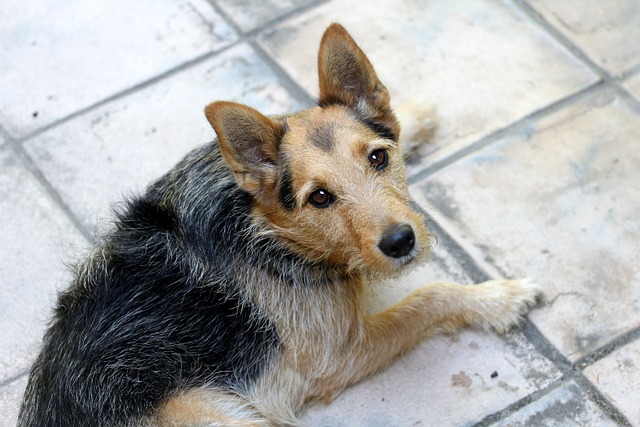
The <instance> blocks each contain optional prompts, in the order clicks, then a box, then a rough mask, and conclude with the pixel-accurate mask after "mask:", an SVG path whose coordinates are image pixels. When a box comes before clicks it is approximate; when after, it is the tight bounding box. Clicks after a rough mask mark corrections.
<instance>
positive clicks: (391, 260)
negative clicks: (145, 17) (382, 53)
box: [19, 24, 540, 426]
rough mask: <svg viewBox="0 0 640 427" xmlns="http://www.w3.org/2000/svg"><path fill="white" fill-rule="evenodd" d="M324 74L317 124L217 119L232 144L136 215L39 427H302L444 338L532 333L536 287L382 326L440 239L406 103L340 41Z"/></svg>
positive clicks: (397, 315) (46, 348)
mask: <svg viewBox="0 0 640 427" xmlns="http://www.w3.org/2000/svg"><path fill="white" fill-rule="evenodd" d="M318 68H319V70H318V71H319V80H320V96H319V101H318V106H317V107H315V108H312V109H309V110H306V111H302V112H299V113H295V114H291V115H287V116H282V117H277V118H269V117H266V116H264V115H262V114H260V113H259V112H258V111H256V110H254V109H252V108H250V107H247V106H244V105H240V104H236V103H232V102H214V103H212V104H210V105H209V106H207V107H206V111H205V112H206V117H207V119H208V120H209V122H210V123H211V125H212V126H213V128H214V129H215V131H216V133H217V136H218V140H217V142H214V143H209V144H206V145H204V146H202V147H200V148H197V149H195V150H194V151H192V152H191V153H189V154H188V155H187V156H186V157H185V158H184V159H183V160H182V161H181V162H180V163H178V164H177V165H176V166H175V167H174V168H173V169H172V170H171V171H169V172H168V173H167V174H166V175H165V176H163V177H162V178H160V179H159V180H158V181H156V182H155V183H153V184H152V185H150V186H149V188H148V189H147V190H146V192H145V193H144V194H143V195H141V196H139V197H137V198H134V199H132V200H129V201H128V202H127V204H126V207H125V208H124V209H122V210H121V211H119V212H118V213H117V219H116V221H115V224H114V226H113V229H112V230H111V231H110V232H109V233H107V234H106V236H105V237H103V238H102V240H101V241H100V242H99V243H98V245H97V247H96V249H95V250H94V251H93V252H92V254H91V255H90V256H89V257H88V259H87V260H86V261H85V262H84V263H82V264H81V265H79V266H78V268H77V270H76V273H75V279H74V281H73V283H72V284H71V286H70V288H69V289H68V290H66V291H65V292H63V293H62V294H61V295H60V297H59V300H58V305H57V308H56V312H55V317H54V319H53V321H52V323H51V326H50V327H49V329H48V331H47V333H46V336H45V339H44V343H43V348H42V351H41V353H40V355H39V357H38V359H37V361H36V362H35V364H34V365H33V369H32V370H31V374H30V377H29V384H28V387H27V391H26V395H25V399H24V403H23V406H22V411H21V414H20V421H19V425H20V426H98V425H99V426H192V425H193V426H195V425H197V426H204V425H206V426H214V425H216V426H217V425H224V426H249V425H251V426H258V425H295V424H296V422H297V418H296V417H297V416H298V415H299V414H300V412H301V410H302V409H303V407H304V405H305V403H307V402H309V401H311V400H314V399H319V400H323V401H325V402H330V401H331V400H332V399H334V398H335V396H336V395H337V394H339V393H340V392H341V391H342V390H343V389H344V388H345V387H348V386H350V385H352V384H354V383H356V382H358V381H360V380H362V379H363V378H366V377H367V376H369V375H371V374H373V373H375V372H377V371H379V370H381V369H382V368H384V367H385V366H387V365H388V364H389V363H390V362H391V361H392V360H394V358H396V357H397V356H398V355H401V354H403V353H405V352H406V351H408V350H410V349H411V348H413V347H414V346H415V345H416V344H417V343H418V342H419V341H420V340H421V339H423V338H424V337H425V336H427V335H428V334H430V333H434V332H437V331H441V330H445V331H453V330H455V329H457V328H460V327H464V326H477V327H480V328H482V329H493V330H496V331H498V332H504V331H506V330H507V329H508V328H510V327H511V326H513V325H515V324H517V323H518V321H519V319H520V317H521V315H523V314H524V313H525V312H526V311H527V309H528V308H529V307H530V306H531V305H532V304H533V303H534V301H535V299H536V297H537V296H538V295H539V293H540V290H539V288H538V287H537V285H535V283H533V282H532V281H529V280H525V281H518V280H496V281H490V282H486V283H482V284H479V285H476V286H461V285H458V284H453V283H435V284H430V285H427V286H424V287H423V288H420V289H418V290H416V291H415V292H413V293H412V294H411V295H409V296H407V297H406V299H404V300H403V301H402V302H400V303H399V304H397V305H395V306H393V307H391V308H389V309H387V310H385V311H383V312H381V313H379V314H375V315H367V314H366V313H365V309H364V307H363V299H364V295H365V294H366V292H367V289H368V287H369V286H370V284H371V282H375V281H378V280H381V279H383V278H389V277H393V278H396V277H399V276H400V275H401V274H402V273H404V272H406V270H407V268H410V267H411V266H414V265H417V264H418V263H419V262H420V261H422V260H424V259H425V257H426V256H427V254H428V252H429V238H430V233H429V231H428V230H427V228H426V227H425V224H424V218H423V217H422V216H421V214H420V213H419V212H416V210H415V209H414V208H413V207H412V203H411V200H410V198H409V193H408V190H407V183H406V176H405V170H404V164H403V157H402V154H401V149H400V146H399V136H400V125H399V123H398V121H397V119H396V117H395V115H394V113H393V112H392V110H391V107H390V103H389V93H388V91H387V89H386V88H385V86H384V85H383V84H382V83H381V82H380V81H379V80H378V77H377V76H376V73H375V71H374V69H373V67H372V65H371V63H370V62H369V60H368V59H367V57H366V56H365V55H364V53H363V52H362V50H361V49H360V48H359V47H358V46H357V45H356V43H355V42H354V41H353V39H352V38H351V37H350V36H349V34H348V33H347V32H346V30H345V29H344V28H343V27H341V26H340V25H337V24H333V25H331V26H330V27H329V28H328V29H327V30H326V32H325V34H324V37H323V38H322V42H321V44H320V52H319V58H318Z"/></svg>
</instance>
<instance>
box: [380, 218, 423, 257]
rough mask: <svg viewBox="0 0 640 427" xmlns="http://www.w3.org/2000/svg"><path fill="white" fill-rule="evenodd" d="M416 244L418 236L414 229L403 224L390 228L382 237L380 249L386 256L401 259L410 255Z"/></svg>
mask: <svg viewBox="0 0 640 427" xmlns="http://www.w3.org/2000/svg"><path fill="white" fill-rule="evenodd" d="M415 244H416V235H415V234H414V233H413V228H411V226H410V225H408V224H403V225H396V226H393V227H391V228H389V229H388V230H387V231H386V233H384V234H383V235H382V239H380V243H378V247H379V248H380V250H381V251H382V252H383V253H384V254H385V255H386V256H390V257H392V258H401V257H403V256H405V255H407V254H409V252H411V249H413V247H414V246H415Z"/></svg>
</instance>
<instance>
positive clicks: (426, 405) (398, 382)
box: [302, 331, 560, 427]
mask: <svg viewBox="0 0 640 427" xmlns="http://www.w3.org/2000/svg"><path fill="white" fill-rule="evenodd" d="M494 372H495V373H497V375H498V376H497V377H495V378H491V376H492V374H493V375H495V374H494ZM559 376H560V374H559V373H558V372H557V371H556V370H555V369H554V368H553V366H552V364H551V363H550V362H548V361H547V360H546V359H544V358H543V357H542V356H541V355H540V354H538V353H537V352H536V350H535V349H534V348H533V347H532V346H531V345H530V344H529V343H527V341H526V340H525V339H523V338H522V336H520V335H519V334H517V333H511V334H509V335H508V336H507V337H506V338H500V337H498V336H495V335H491V334H485V333H479V332H473V331H463V332H461V333H460V334H458V335H455V336H453V337H447V336H438V337H434V338H430V339H427V340H426V341H425V342H423V343H422V344H420V345H419V346H418V347H417V348H416V349H415V350H414V351H412V352H411V353H409V354H407V355H405V356H403V357H401V358H399V359H398V360H397V361H396V362H395V363H394V364H392V365H391V366H390V367H389V368H388V369H387V370H385V371H383V372H382V373H380V374H377V375H375V376H374V377H372V378H370V379H369V380H367V381H365V382H363V383H360V384H358V385H356V386H354V387H351V388H349V389H347V390H346V391H344V392H343V393H342V394H341V395H340V396H339V397H338V398H337V399H336V400H335V401H334V402H333V403H331V404H330V405H328V406H325V405H321V404H317V405H315V406H312V407H311V408H310V409H309V410H308V412H307V414H306V415H305V417H304V418H303V419H302V421H303V424H304V425H309V426H336V427H338V426H345V427H346V426H380V427H382V426H387V427H389V426H397V427H400V426H409V425H427V426H445V425H446V426H461V425H471V424H473V423H475V422H478V421H480V420H481V419H483V418H484V417H486V416H488V415H490V414H492V413H494V412H496V411H499V410H501V409H503V408H505V407H506V406H508V405H510V404H512V403H514V402H516V401H518V400H519V399H522V398H523V397H525V396H527V395H528V394H530V393H532V392H534V391H536V390H539V389H540V388H542V387H545V386H547V385H549V384H550V383H551V382H552V381H553V380H555V379H558V378H559Z"/></svg>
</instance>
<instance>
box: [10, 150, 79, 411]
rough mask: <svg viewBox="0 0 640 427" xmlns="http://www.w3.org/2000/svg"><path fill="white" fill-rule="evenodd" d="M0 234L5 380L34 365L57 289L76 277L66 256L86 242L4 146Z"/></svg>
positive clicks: (75, 254)
mask: <svg viewBox="0 0 640 427" xmlns="http://www.w3.org/2000/svg"><path fill="white" fill-rule="evenodd" d="M0 236H2V238H1V241H2V244H0V331H2V332H0V383H2V381H3V380H6V379H7V378H10V377H13V376H15V375H16V374H18V373H20V372H22V371H24V370H25V369H28V368H29V366H30V365H31V362H32V361H33V359H34V358H35V356H36V353H37V351H38V348H39V344H40V340H41V338H42V333H43V331H44V327H45V324H46V322H48V320H49V316H50V315H51V312H52V311H51V310H52V307H53V302H54V301H55V298H56V289H64V288H66V286H67V283H68V281H69V278H70V275H69V274H68V271H67V267H66V265H65V261H67V262H68V261H70V260H72V259H75V258H74V257H75V256H77V254H78V253H79V251H80V250H81V248H83V247H85V245H86V242H85V240H84V239H83V238H82V237H81V235H80V234H79V233H78V231H77V230H76V229H75V228H74V226H73V225H72V224H71V223H70V221H69V220H68V219H67V217H66V216H65V215H64V214H63V213H62V211H61V210H60V209H59V208H58V207H57V206H56V205H55V204H54V203H53V202H51V200H50V197H49V195H48V194H47V193H46V192H45V191H44V189H43V188H42V187H41V186H40V184H39V183H38V182H37V181H36V180H35V179H34V178H33V177H32V176H31V174H30V173H29V172H28V171H27V170H26V169H25V168H24V167H23V166H22V164H21V162H20V161H19V160H18V158H17V157H16V156H15V155H14V154H13V153H12V151H10V150H7V149H6V148H5V149H2V148H0ZM1 401H2V399H0V402H1ZM0 414H3V412H2V411H0ZM0 416H1V415H0Z"/></svg>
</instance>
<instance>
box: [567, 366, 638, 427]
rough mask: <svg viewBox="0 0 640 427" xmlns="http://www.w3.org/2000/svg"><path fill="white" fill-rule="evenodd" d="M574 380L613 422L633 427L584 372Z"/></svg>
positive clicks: (575, 375) (578, 374)
mask: <svg viewBox="0 0 640 427" xmlns="http://www.w3.org/2000/svg"><path fill="white" fill-rule="evenodd" d="M572 379H573V380H575V382H576V383H577V384H578V385H579V386H580V388H582V390H583V391H584V392H585V393H586V394H587V396H588V397H589V398H590V399H591V401H592V402H593V403H595V404H596V406H598V407H599V408H600V409H601V410H602V412H604V413H605V414H607V415H608V416H609V417H610V418H611V419H612V420H613V421H615V422H616V423H618V424H619V425H621V426H624V427H632V425H631V423H630V422H629V420H628V419H627V417H626V416H625V415H624V414H623V413H622V412H621V411H620V410H619V409H618V408H617V407H616V406H615V405H614V404H613V403H611V402H610V401H609V399H607V398H606V396H605V395H604V394H602V393H601V392H600V390H598V388H597V387H596V386H595V385H593V383H592V382H591V381H589V379H588V378H587V377H586V376H585V375H584V374H583V373H582V372H580V371H577V372H575V373H574V376H573V377H572Z"/></svg>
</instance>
